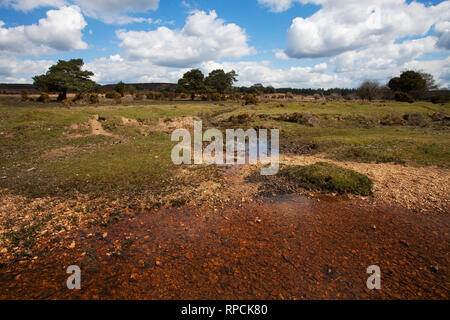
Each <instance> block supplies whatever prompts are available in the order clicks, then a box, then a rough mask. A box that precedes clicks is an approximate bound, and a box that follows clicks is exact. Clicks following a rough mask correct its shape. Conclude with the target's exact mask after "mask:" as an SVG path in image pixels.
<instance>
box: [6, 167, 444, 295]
mask: <svg viewBox="0 0 450 320" xmlns="http://www.w3.org/2000/svg"><path fill="white" fill-rule="evenodd" d="M221 171H222V175H223V178H224V181H226V188H224V189H223V190H228V192H225V193H224V196H225V197H227V198H228V201H226V202H223V203H209V202H208V203H203V204H198V205H196V204H191V205H187V206H182V207H179V208H173V207H167V208H163V209H157V210H156V209H155V210H135V211H130V210H126V212H125V217H126V218H124V219H122V220H121V221H119V222H117V223H114V224H111V225H110V226H108V227H101V226H96V227H92V228H87V227H83V228H80V229H78V231H76V232H72V233H62V234H61V235H60V236H59V237H57V238H53V240H48V241H46V240H45V238H43V239H42V242H41V249H40V251H39V252H37V253H36V256H35V257H34V258H33V259H30V260H19V261H16V263H13V264H3V265H1V268H0V288H1V290H0V298H2V299H25V298H27V299H281V300H283V299H290V300H293V299H448V297H449V289H450V286H449V279H448V252H449V234H448V232H449V226H450V220H449V217H448V214H429V215H424V214H418V213H414V212H413V211H411V210H407V209H406V208H401V207H398V206H390V205H388V204H386V203H385V202H382V201H379V200H378V199H376V198H375V199H347V200H345V199H342V198H336V197H332V196H330V197H316V199H310V198H307V197H305V196H302V195H289V196H276V197H270V198H255V197H254V196H253V195H254V192H256V189H255V190H250V189H249V188H248V187H247V183H246V182H245V179H244V178H245V176H247V175H248V174H249V172H251V171H252V168H251V167H248V166H243V167H237V166H235V167H232V168H223V169H221ZM256 187H257V184H254V185H252V188H256ZM220 190H222V189H220ZM447 213H448V212H447ZM69 265H78V266H80V267H81V270H82V290H79V291H70V290H68V289H67V287H66V280H67V277H68V276H69V275H68V274H66V269H67V267H68V266H69ZM371 265H378V266H379V267H380V268H381V272H382V275H381V280H382V288H381V290H373V291H370V290H369V289H367V286H366V280H367V278H368V277H369V275H368V274H367V273H366V270H367V268H368V267H369V266H371Z"/></svg>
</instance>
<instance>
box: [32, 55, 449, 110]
mask: <svg viewBox="0 0 450 320" xmlns="http://www.w3.org/2000/svg"><path fill="white" fill-rule="evenodd" d="M83 66H84V63H83V60H82V59H72V60H69V61H64V60H59V61H58V62H57V64H55V65H53V66H51V67H50V68H49V70H48V71H47V72H46V73H45V74H42V75H38V76H35V77H34V78H33V80H34V85H35V86H36V87H37V88H39V89H40V90H41V91H45V92H58V93H59V96H58V101H63V100H66V99H67V93H68V92H72V93H77V94H82V93H86V92H92V93H95V92H99V91H101V86H100V85H98V84H97V83H95V81H93V80H92V79H91V77H92V76H93V75H94V73H93V72H91V71H88V70H83ZM238 77H239V75H238V74H237V73H236V72H235V71H234V70H232V71H230V72H225V71H224V70H222V69H217V70H213V71H211V72H210V73H209V74H208V75H207V76H205V75H204V74H203V73H202V71H201V70H199V69H193V70H190V71H188V72H186V73H185V74H184V75H183V76H182V77H181V78H180V79H179V80H178V83H177V85H176V89H175V90H174V91H175V92H176V93H179V94H183V95H190V98H191V99H192V100H194V99H195V98H196V96H197V95H205V94H206V95H209V96H212V97H213V98H214V97H215V95H217V96H224V95H226V94H227V95H233V94H244V95H247V96H249V95H253V96H255V97H256V96H258V95H260V94H277V93H279V94H292V95H319V96H322V97H323V96H330V95H339V96H343V97H345V96H350V95H353V96H354V95H357V96H358V97H359V98H361V99H365V100H369V101H372V100H375V99H386V100H387V99H389V100H391V99H392V100H397V101H405V102H413V101H414V100H418V99H423V98H424V97H425V96H426V94H427V93H429V92H433V91H434V90H436V89H437V88H438V86H437V85H436V82H435V80H434V79H433V76H432V75H430V74H427V73H423V72H417V71H411V70H410V71H404V72H402V74H401V75H400V76H398V77H394V78H392V79H391V80H390V81H389V82H388V83H387V84H386V85H384V86H383V85H380V84H379V83H378V82H376V81H365V82H364V83H363V84H362V85H361V86H360V87H359V88H358V89H351V88H350V89H346V88H332V89H326V90H325V89H293V88H277V89H276V88H274V87H273V86H267V87H264V86H263V85H262V84H255V85H253V86H251V87H237V86H234V84H235V83H236V82H238ZM136 91H139V90H138V89H136V88H135V87H133V86H130V85H126V84H125V83H123V82H122V81H120V82H119V83H118V84H117V85H115V87H114V92H116V93H117V96H120V97H123V96H125V94H127V93H129V94H132V95H134V94H136V95H137V94H138V93H136ZM447 93H448V91H447ZM141 95H142V94H141ZM207 97H208V96H207ZM250 98H251V100H252V101H254V97H250ZM91 100H93V101H96V99H91ZM435 100H436V101H437V102H439V103H441V102H446V101H447V100H448V94H446V95H444V97H443V98H442V97H438V98H436V99H435ZM438 100H439V101H438Z"/></svg>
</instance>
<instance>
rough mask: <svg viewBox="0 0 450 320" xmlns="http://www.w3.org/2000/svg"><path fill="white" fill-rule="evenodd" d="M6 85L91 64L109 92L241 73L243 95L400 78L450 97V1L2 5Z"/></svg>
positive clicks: (14, 1)
mask: <svg viewBox="0 0 450 320" xmlns="http://www.w3.org/2000/svg"><path fill="white" fill-rule="evenodd" d="M0 4H1V5H0V21H1V22H0V82H31V81H32V80H31V78H32V76H33V75H35V74H39V73H44V72H45V71H46V69H47V68H48V66H50V65H51V64H52V63H54V62H56V61H57V60H58V59H71V58H83V59H84V61H85V63H86V68H88V69H89V70H92V71H94V73H95V80H96V81H98V82H100V83H114V82H118V81H121V80H123V81H126V82H175V81H176V80H177V79H178V78H179V77H180V76H181V75H182V74H183V73H184V72H186V71H187V70H189V69H190V68H200V69H201V70H202V71H204V72H205V73H208V72H210V71H212V70H213V69H216V68H223V69H225V70H226V71H229V70H231V69H234V70H236V71H237V72H238V74H239V75H240V77H239V80H240V85H251V84H253V83H263V84H264V85H273V86H275V87H287V86H289V87H301V88H304V87H315V88H316V87H323V88H329V87H355V86H357V85H358V84H360V83H361V82H362V81H364V80H366V79H371V80H377V81H380V82H385V81H386V80H387V79H389V77H392V76H395V75H397V74H398V73H400V72H401V71H402V70H406V69H416V70H422V71H425V72H429V73H431V74H433V75H434V77H435V78H436V79H437V80H438V82H439V84H440V85H441V86H442V87H446V88H448V87H449V85H450V58H449V56H450V55H449V49H450V1H448V0H447V1H438V0H434V1H417V2H413V1H405V0H367V1H358V0H246V1H242V0H241V1H238V0H227V1H222V0H195V1H194V0H192V1H190V0H185V1H181V0H170V1H169V0H122V1H119V0H97V1H93V0H0Z"/></svg>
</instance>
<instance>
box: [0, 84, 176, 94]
mask: <svg viewBox="0 0 450 320" xmlns="http://www.w3.org/2000/svg"><path fill="white" fill-rule="evenodd" d="M127 85H132V86H134V87H135V88H136V89H137V90H144V91H165V90H175V88H176V87H177V85H176V84H174V83H127ZM114 86H115V84H106V85H102V86H101V90H102V91H104V92H105V91H109V90H113V89H114ZM22 90H27V91H28V93H29V94H34V93H39V92H40V91H39V89H37V88H36V87H35V86H33V85H32V84H20V83H0V94H20V93H21V91H22Z"/></svg>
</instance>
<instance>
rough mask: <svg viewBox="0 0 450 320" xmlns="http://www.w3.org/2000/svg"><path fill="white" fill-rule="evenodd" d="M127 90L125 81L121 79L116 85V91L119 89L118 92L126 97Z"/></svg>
mask: <svg viewBox="0 0 450 320" xmlns="http://www.w3.org/2000/svg"><path fill="white" fill-rule="evenodd" d="M126 90H127V86H126V84H125V83H123V82H122V81H120V82H119V83H118V84H116V85H115V87H114V91H117V92H118V93H120V95H121V96H122V97H125V92H126Z"/></svg>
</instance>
